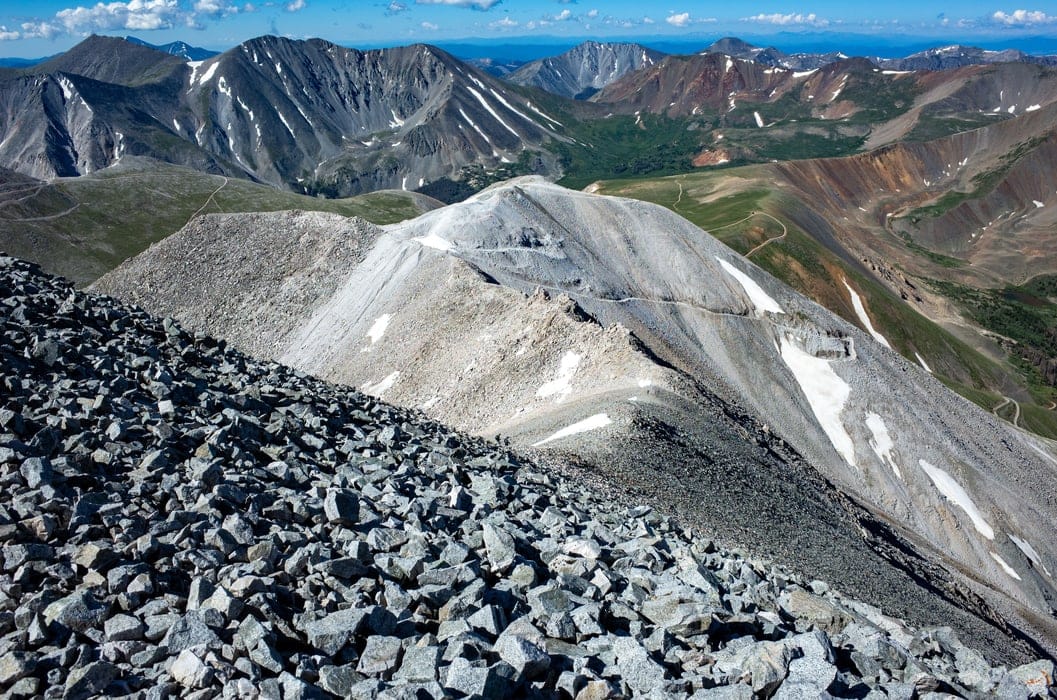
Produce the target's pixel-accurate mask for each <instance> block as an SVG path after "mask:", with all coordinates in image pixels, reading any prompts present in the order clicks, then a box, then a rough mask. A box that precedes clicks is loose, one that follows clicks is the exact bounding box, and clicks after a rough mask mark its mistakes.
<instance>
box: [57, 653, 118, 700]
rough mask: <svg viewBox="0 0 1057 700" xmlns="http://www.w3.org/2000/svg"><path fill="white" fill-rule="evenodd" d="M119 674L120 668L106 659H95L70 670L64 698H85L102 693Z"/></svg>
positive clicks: (72, 699)
mask: <svg viewBox="0 0 1057 700" xmlns="http://www.w3.org/2000/svg"><path fill="white" fill-rule="evenodd" d="M117 676H118V668H117V666H114V665H113V664H110V663H107V662H105V661H93V662H92V663H90V664H88V665H86V666H83V667H81V668H75V669H73V670H72V671H70V675H68V676H67V677H66V691H65V692H64V693H63V695H62V697H63V700H84V699H85V698H88V697H91V696H93V695H99V694H101V693H102V692H103V691H104V690H105V689H106V687H107V686H108V685H110V684H111V683H112V682H113V680H114V679H115V678H117Z"/></svg>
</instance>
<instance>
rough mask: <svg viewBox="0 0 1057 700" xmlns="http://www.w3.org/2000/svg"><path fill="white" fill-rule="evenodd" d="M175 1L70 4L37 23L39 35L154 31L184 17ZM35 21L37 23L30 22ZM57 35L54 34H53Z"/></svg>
mask: <svg viewBox="0 0 1057 700" xmlns="http://www.w3.org/2000/svg"><path fill="white" fill-rule="evenodd" d="M183 14H184V13H183V11H182V10H181V9H180V7H179V5H178V4H177V2H176V0H129V2H110V3H101V2H100V3H96V5H94V6H93V7H71V8H67V9H65V10H59V11H58V12H56V13H55V20H54V21H53V22H38V23H35V24H36V26H37V29H38V30H39V33H40V35H46V34H47V32H48V31H55V30H56V29H58V30H59V31H60V32H61V31H63V30H64V31H66V32H69V33H70V34H88V33H91V32H94V31H112V30H115V29H132V30H151V29H168V28H170V27H173V26H174V25H175V24H176V23H177V22H178V21H179V20H180V18H181V17H182V16H183ZM29 24H34V23H29ZM53 36H54V34H53Z"/></svg>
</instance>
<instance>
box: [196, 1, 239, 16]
mask: <svg viewBox="0 0 1057 700" xmlns="http://www.w3.org/2000/svg"><path fill="white" fill-rule="evenodd" d="M194 10H195V12H196V13H197V14H200V15H210V16H213V17H219V16H224V17H226V16H229V15H234V14H238V12H239V8H238V7H237V6H235V5H229V4H227V3H225V2H221V1H220V0H197V2H195V4H194ZM252 11H253V6H252V5H250V6H249V8H248V9H247V12H252Z"/></svg>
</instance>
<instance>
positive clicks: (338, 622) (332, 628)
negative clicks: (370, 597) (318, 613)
mask: <svg viewBox="0 0 1057 700" xmlns="http://www.w3.org/2000/svg"><path fill="white" fill-rule="evenodd" d="M367 614H368V611H367V610H365V609H362V608H350V609H347V610H339V611H337V612H333V613H331V614H329V615H327V616H326V617H324V618H323V619H321V620H316V621H315V622H310V623H309V624H308V625H306V626H305V629H304V631H305V634H306V636H307V637H308V643H309V644H311V645H312V646H313V647H315V648H317V649H319V650H320V651H321V652H323V653H324V654H327V655H328V656H333V655H335V654H337V653H338V652H339V651H341V649H342V648H343V647H344V646H345V645H346V644H347V643H348V642H349V640H350V639H351V638H352V637H353V636H354V635H355V634H356V633H357V632H359V631H360V630H361V629H362V628H363V626H364V624H365V623H366V621H367Z"/></svg>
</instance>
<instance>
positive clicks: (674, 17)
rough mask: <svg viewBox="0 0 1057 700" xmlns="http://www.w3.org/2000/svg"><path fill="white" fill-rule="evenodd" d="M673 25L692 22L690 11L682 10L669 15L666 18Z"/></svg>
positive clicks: (679, 25) (682, 25)
mask: <svg viewBox="0 0 1057 700" xmlns="http://www.w3.org/2000/svg"><path fill="white" fill-rule="evenodd" d="M664 21H665V22H667V23H668V24H670V25H672V26H673V27H685V26H686V25H688V24H690V13H689V12H680V13H678V14H671V15H668V19H666V20H664Z"/></svg>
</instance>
